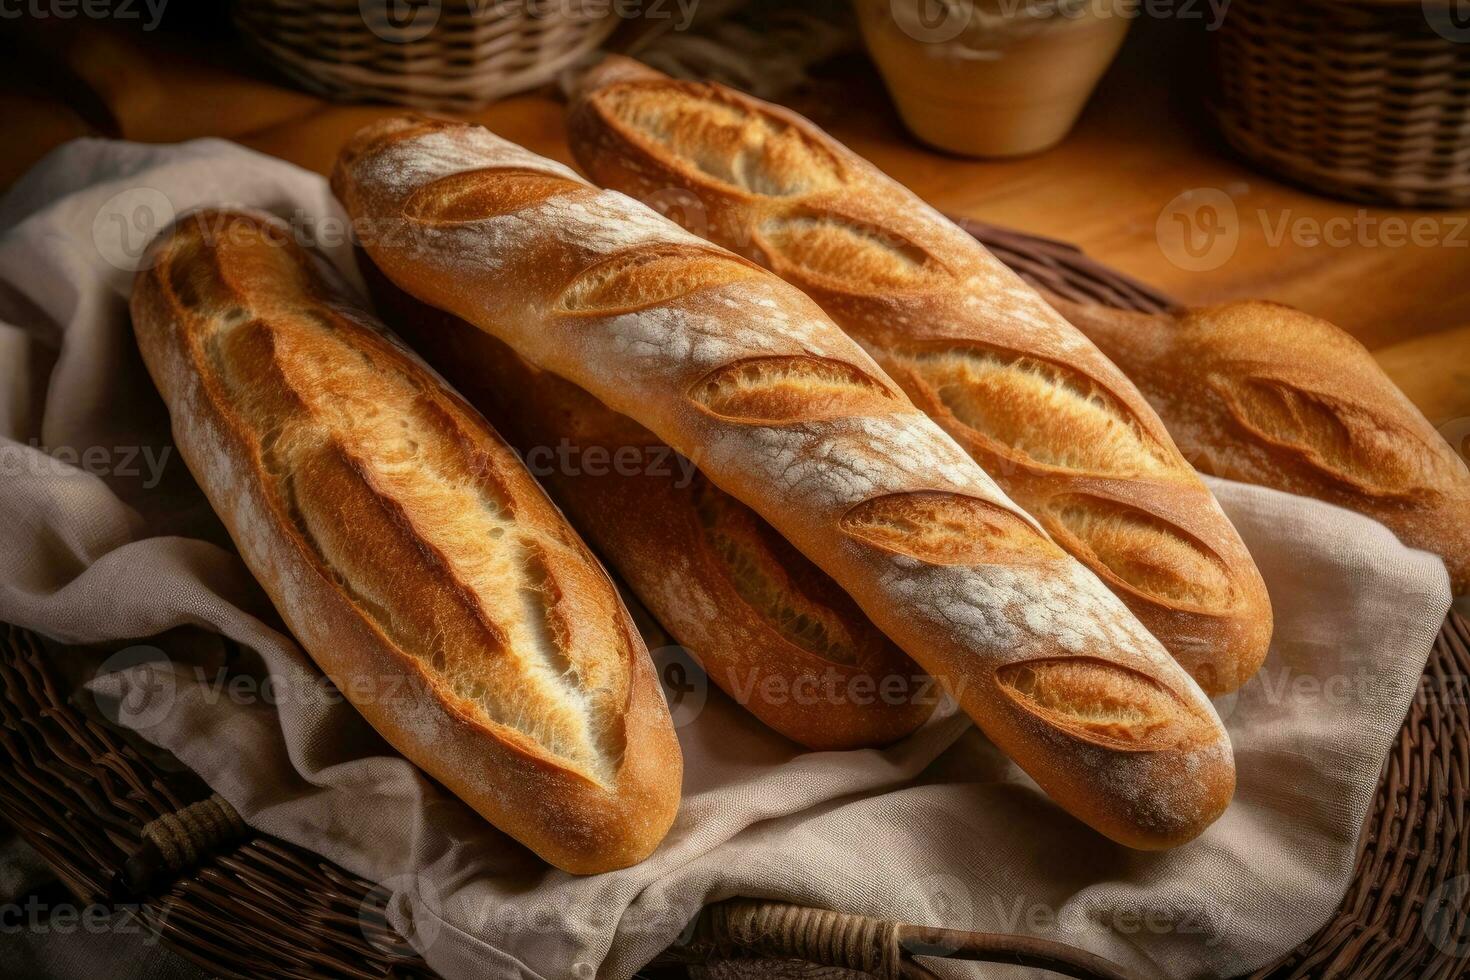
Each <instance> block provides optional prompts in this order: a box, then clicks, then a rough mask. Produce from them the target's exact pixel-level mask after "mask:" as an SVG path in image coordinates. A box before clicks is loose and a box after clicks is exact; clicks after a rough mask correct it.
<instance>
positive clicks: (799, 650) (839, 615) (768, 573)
mask: <svg viewBox="0 0 1470 980" xmlns="http://www.w3.org/2000/svg"><path fill="white" fill-rule="evenodd" d="M359 265H360V266H361V268H362V270H363V275H364V278H366V279H367V281H368V285H369V286H370V288H371V290H372V294H373V299H374V301H375V303H376V305H377V306H378V308H379V309H380V310H383V311H384V312H385V316H386V317H387V318H388V319H389V321H390V322H391V323H392V324H393V326H394V329H395V330H396V331H397V333H398V334H399V335H400V336H402V337H403V338H404V339H405V340H407V341H408V342H409V343H410V344H411V345H412V346H413V348H414V349H415V350H416V351H418V352H419V353H420V354H422V355H423V356H424V357H425V358H427V359H428V361H429V362H430V363H431V364H433V365H434V366H435V367H437V368H439V369H440V370H441V371H442V372H443V374H444V376H445V377H446V378H448V379H449V381H450V382H451V383H452V384H454V386H455V387H456V388H457V389H458V390H459V391H461V392H463V393H464V395H465V397H466V398H468V399H469V400H470V401H471V402H472V403H473V404H474V405H475V406H476V407H477V408H479V409H480V410H481V411H483V412H484V413H485V414H486V416H487V417H488V418H489V419H490V420H491V421H492V422H493V423H494V425H495V427H496V429H497V430H499V431H500V432H501V433H502V434H503V435H504V436H505V437H506V438H507V439H509V440H510V441H511V443H512V444H513V445H514V446H515V447H516V449H517V450H518V451H519V452H520V454H521V458H522V459H524V460H525V461H526V462H527V464H528V465H529V466H530V468H531V470H532V472H533V473H534V474H535V475H536V476H537V478H538V479H540V481H541V482H542V483H543V484H544V485H546V486H547V488H548V489H549V490H550V491H551V493H552V496H553V497H555V499H556V501H557V502H558V503H559V504H560V505H561V506H562V508H563V509H564V510H565V511H566V512H567V514H568V515H569V516H570V517H571V518H572V521H573V523H574V524H575V525H576V526H577V527H578V528H579V529H580V530H582V531H583V532H584V533H585V534H586V535H587V536H588V538H589V539H590V540H591V542H592V544H593V545H594V546H595V547H596V548H597V550H598V552H599V553H600V554H601V555H602V556H603V557H604V558H605V559H606V560H607V561H608V562H609V563H610V564H611V565H612V566H613V567H614V568H615V569H616V570H617V572H618V574H619V575H621V576H622V578H623V579H624V581H626V582H627V584H628V585H629V586H630V587H631V588H632V590H633V591H634V592H635V593H636V594H637V596H638V598H639V599H640V600H641V601H642V602H643V605H644V606H646V607H647V608H648V609H649V611H650V612H652V613H653V615H654V616H655V617H657V618H658V620H659V621H660V622H661V623H662V624H663V625H664V627H665V628H667V629H668V630H669V632H670V633H671V634H672V635H673V636H674V637H675V638H676V639H677V640H678V641H679V643H681V644H682V645H683V646H685V647H686V648H688V649H689V650H690V652H692V653H693V654H694V655H695V656H696V657H697V658H698V659H699V662H700V664H701V666H703V667H704V669H705V671H706V672H707V673H708V675H709V678H710V680H711V681H713V682H714V683H715V684H716V685H718V686H719V687H720V689H721V690H723V691H725V693H727V694H729V695H730V696H731V697H732V698H733V699H734V700H735V701H737V702H738V703H740V704H741V705H742V706H744V707H745V708H746V709H748V710H749V711H750V712H752V713H753V714H754V715H756V717H758V718H760V719H761V720H762V721H764V722H765V723H766V724H768V725H770V726H771V727H772V728H774V729H776V730H777V731H779V732H781V733H782V734H783V735H786V736H787V737H788V738H791V739H793V740H795V741H797V742H800V743H801V744H802V745H805V746H807V747H808V748H811V749H817V750H839V749H854V748H864V747H870V746H878V745H885V744H887V743H889V742H892V741H894V740H895V739H898V738H901V737H902V736H904V735H907V734H908V733H910V732H912V731H913V730H914V729H916V728H917V727H918V726H919V725H920V724H922V723H923V721H924V719H925V718H927V717H928V716H929V714H930V713H931V712H932V711H933V709H934V706H935V704H936V702H937V699H938V690H937V688H936V687H935V686H934V683H933V681H932V679H931V678H929V677H927V676H926V675H925V674H924V673H923V671H922V669H921V668H920V667H919V666H918V665H917V664H915V663H914V662H913V661H912V660H910V659H909V658H908V657H906V656H904V654H903V652H902V651H900V650H899V649H898V647H896V646H895V645H894V644H893V641H892V640H889V639H888V638H887V637H886V636H884V635H883V634H882V633H880V632H879V631H878V629H877V627H875V626H874V625H873V624H872V623H871V622H869V621H868V619H867V617H866V616H864V615H863V614H862V612H861V610H859V609H858V608H857V606H856V605H855V604H854V603H853V601H852V599H851V598H850V597H849V596H848V595H847V594H846V593H845V592H843V591H842V590H841V589H840V588H838V586H837V584H836V583H835V582H833V581H832V580H831V579H830V578H828V577H827V576H826V575H824V574H822V572H821V570H820V569H818V568H816V566H814V565H812V564H811V562H810V561H808V560H807V559H806V558H805V557H803V556H802V555H801V554H800V552H798V551H796V549H794V548H792V547H791V545H790V544H788V543H787V542H786V540H785V539H784V538H782V537H781V536H780V535H779V534H777V533H776V532H775V531H774V530H773V529H772V528H771V526H770V525H769V524H767V523H766V522H765V521H763V520H761V519H760V517H758V516H757V515H756V514H755V513H754V512H753V511H751V510H750V509H749V508H748V507H746V506H745V505H744V504H741V503H740V502H739V501H737V500H735V499H734V498H733V497H731V496H729V495H728V494H726V493H724V492H722V491H721V490H720V489H719V488H718V487H716V486H714V485H713V484H712V483H710V482H709V480H707V479H706V478H705V477H704V476H703V475H701V474H700V473H699V471H698V470H697V469H696V468H695V467H694V464H693V463H691V462H689V461H688V460H687V459H684V458H683V457H681V456H678V455H677V454H676V453H674V451H673V450H672V449H670V448H669V447H668V446H666V445H664V444H663V443H661V442H659V441H658V439H657V438H656V437H655V436H654V435H653V433H651V432H649V431H648V430H647V429H645V428H643V427H642V426H641V425H638V423H636V422H634V421H633V420H632V419H629V418H627V417H626V416H621V415H618V414H617V413H616V412H614V411H612V410H611V409H609V408H608V407H607V406H605V405H603V404H602V403H601V402H599V401H598V400H597V399H595V398H593V397H592V396H591V395H589V394H587V392H585V391H583V390H582V389H581V388H578V387H577V386H576V385H574V384H572V383H571V382H569V381H566V380H564V379H562V378H559V377H557V376H556V375H554V374H551V373H549V372H546V371H540V370H537V369H536V368H534V367H532V366H531V365H530V364H527V363H526V361H525V360H524V359H523V358H521V357H519V356H517V355H516V353H515V352H514V351H512V350H511V349H510V348H509V347H507V346H506V345H505V344H503V343H501V342H500V341H499V340H497V339H495V338H494V337H493V336H491V335H489V334H487V333H485V332H483V331H481V330H479V329H477V328H476V327H474V326H472V325H471V324H469V323H466V322H465V321H463V320H461V319H459V318H458V317H454V316H451V315H449V314H447V313H444V312H442V311H440V310H437V309H434V308H433V307H430V306H426V305H425V304H423V303H420V302H419V301H417V300H415V299H414V298H413V297H411V296H408V295H407V294H406V293H404V292H403V291H402V290H401V289H399V288H398V287H396V286H394V285H393V283H391V282H389V281H388V279H387V278H386V277H385V276H384V275H383V274H382V273H381V272H379V271H378V270H377V268H376V267H375V266H374V265H373V264H372V261H371V260H370V259H368V258H367V257H366V256H362V257H361V261H360V262H359Z"/></svg>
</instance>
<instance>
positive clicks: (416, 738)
mask: <svg viewBox="0 0 1470 980" xmlns="http://www.w3.org/2000/svg"><path fill="white" fill-rule="evenodd" d="M153 248H154V249H155V253H154V254H155V256H156V261H155V262H154V263H153V264H152V266H151V267H150V268H148V269H147V270H146V271H144V272H142V273H140V274H139V276H138V279H137V281H136V284H135V287H134V292H133V298H132V313H133V322H134V328H135V331H136V333H137V337H138V344H139V348H140V350H141V351H142V353H143V357H144V360H145V362H146V363H147V365H148V369H149V372H150V373H151V374H152V376H153V379H154V382H155V383H156V384H157V385H158V388H159V391H160V392H161V393H162V395H163V397H164V401H165V402H166V403H167V404H168V406H169V410H170V414H171V416H172V419H173V427H174V435H175V440H176V442H177V443H178V446H179V451H180V453H181V454H182V455H183V457H184V459H185V460H186V461H187V463H188V464H189V468H190V470H191V472H192V473H193V474H194V476H195V478H196V480H197V481H198V482H199V485H200V486H201V488H203V489H204V491H205V494H206V495H207V496H208V497H209V500H210V503H211V504H212V505H213V506H214V509H215V511H216V512H217V513H218V514H219V516H220V518H221V520H222V521H223V522H224V523H225V526H226V527H227V528H228V529H229V531H230V534H231V536H232V537H233V539H234V541H235V543H236V545H237V546H238V548H239V550H240V554H241V556H242V558H244V560H245V562H246V564H247V565H248V566H249V567H250V569H251V571H252V572H253V573H254V574H255V575H256V577H257V578H258V579H259V580H260V582H261V584H262V586H263V587H264V588H265V589H266V591H267V592H268V593H269V594H270V596H271V599H272V600H273V601H274V603H275V605H276V607H277V609H278V610H279V611H280V613H281V615H282V618H283V619H284V620H285V621H286V623H287V625H288V626H290V628H291V629H292V631H293V632H294V633H295V634H296V636H297V637H298V639H300V641H301V643H302V646H303V647H304V648H305V649H306V650H307V652H308V653H310V654H311V656H312V658H313V659H315V660H316V661H317V663H318V664H319V665H320V666H321V668H322V670H323V671H324V672H325V673H326V674H327V675H328V676H329V677H331V678H332V680H333V682H334V683H336V685H337V686H338V687H339V688H340V689H341V690H342V691H343V692H344V694H346V695H347V697H348V699H349V700H351V701H352V702H353V704H354V705H355V706H356V707H357V708H358V710H359V711H360V712H361V713H362V714H363V716H364V717H366V718H367V719H368V721H369V722H371V723H372V725H373V726H374V727H375V728H376V729H377V730H378V731H379V732H381V733H382V734H383V736H384V737H385V738H386V739H387V740H388V741H389V742H390V743H392V744H393V745H394V746H395V747H396V748H398V749H399V751H401V752H403V753H404V755H406V756H407V757H408V758H409V759H410V760H412V761H413V762H414V763H415V764H417V765H418V766H419V767H420V768H422V769H423V770H424V771H426V772H428V773H429V774H430V775H432V776H434V777H435V778H436V779H438V780H439V781H440V782H442V783H443V784H444V785H446V786H447V787H449V789H450V790H452V791H453V792H454V793H456V794H457V795H458V796H460V798H461V799H463V800H464V801H465V802H467V803H468V804H470V805H471V806H472V807H474V808H475V809H476V810H478V811H479V812H480V813H481V814H482V815H484V816H485V818H486V819H488V820H489V821H490V822H491V823H493V824H495V825H496V826H497V827H499V828H500V829H502V830H504V831H506V832H507V833H509V834H511V835H512V836H514V837H516V838H517V839H518V840H520V841H521V842H522V843H524V844H526V845H527V846H528V847H530V848H531V849H532V850H534V851H536V852H537V853H538V854H540V855H541V856H542V857H544V858H545V859H546V860H548V861H550V862H551V863H553V864H555V865H557V866H558V867H561V868H564V869H566V870H569V871H573V872H578V873H590V872H596V871H605V870H610V869H613V868H617V867H623V866H626V865H628V864H631V863H634V862H636V861H638V860H641V859H642V858H643V857H644V856H646V855H647V854H648V853H649V852H650V851H651V850H652V849H653V848H654V847H655V846H656V845H657V843H658V841H659V840H661V839H662V837H663V835H664V833H665V832H666V831H667V829H668V826H669V824H670V823H671V822H672V820H673V817H674V813H675V811H676V810H677V807H678V799H679V774H680V768H681V765H680V756H679V750H678V744H677V742H676V741H675V739H674V736H673V728H672V725H671V723H670V720H669V717H668V711H667V708H666V706H665V705H664V703H663V698H662V692H661V691H660V690H659V688H658V685H657V681H656V679H655V678H654V676H653V671H652V665H651V663H650V662H649V660H648V657H647V653H646V651H645V649H644V648H643V645H642V641H641V640H640V639H639V638H638V635H637V633H636V631H635V630H634V628H633V626H632V622H631V620H630V619H629V617H628V615H627V611H626V610H625V609H624V608H623V607H622V604H621V602H620V601H619V599H618V598H617V594H616V591H615V590H614V588H613V585H612V583H611V581H610V580H609V579H608V577H607V575H606V573H605V572H604V571H603V570H602V568H601V567H600V566H599V565H598V564H597V562H596V559H595V558H593V557H592V556H591V554H590V553H589V552H588V551H587V550H586V548H585V546H583V545H582V543H581V542H580V540H579V539H578V538H577V537H576V534H575V532H573V531H572V530H571V528H570V527H568V526H567V525H566V523H565V521H564V520H563V518H562V517H561V515H560V514H558V513H557V511H556V509H555V507H553V506H552V504H551V503H550V501H548V500H547V499H546V498H545V496H544V495H543V494H542V493H541V491H540V488H539V487H537V486H536V484H535V481H534V480H532V479H531V477H530V475H529V474H527V473H526V472H525V470H524V468H523V467H522V466H521V465H520V463H519V461H518V460H517V459H516V457H515V455H514V453H513V451H512V450H511V449H510V447H509V446H507V445H505V443H503V442H502V441H501V440H500V439H499V437H498V436H497V435H496V434H495V432H494V430H492V429H491V428H490V427H489V425H487V424H486V423H485V421H484V420H483V419H482V418H480V417H479V416H478V415H476V414H475V413H474V412H473V410H471V409H470V408H469V407H468V406H467V405H465V404H464V403H463V402H462V401H460V400H459V398H458V397H457V396H455V395H454V394H453V392H452V391H450V390H449V388H448V387H447V386H445V385H444V383H443V382H442V381H441V380H440V379H438V378H437V377H436V376H435V375H433V374H432V372H430V371H429V370H428V369H427V368H426V367H424V366H423V365H422V364H421V362H419V361H417V360H416V359H415V358H414V357H413V356H412V355H410V354H408V353H407V352H406V351H405V350H404V349H403V348H402V347H401V346H399V345H398V343H397V342H396V341H395V340H393V339H392V338H390V337H389V336H388V335H387V334H386V332H384V331H383V330H382V328H381V327H380V326H378V325H377V324H376V323H374V322H373V321H371V320H370V318H368V317H367V315H366V314H364V313H363V312H362V311H361V310H359V309H357V308H355V307H354V306H353V305H352V303H351V300H350V299H349V298H348V295H347V293H346V292H345V290H344V288H343V287H342V286H341V285H340V283H338V281H337V280H336V279H335V278H334V277H333V276H332V274H331V273H330V270H328V269H327V267H326V266H325V263H322V262H320V260H318V259H315V257H313V256H311V255H309V254H308V253H307V252H305V251H304V250H303V249H301V248H300V247H299V246H297V245H295V244H294V243H292V242H291V241H290V233H289V230H288V229H287V228H286V227H285V226H284V225H282V224H281V223H279V222H277V221H275V220H274V219H272V218H270V217H268V216H265V215H260V214H255V213H248V212H229V211H202V212H195V213H193V214H191V215H188V216H186V217H185V218H182V219H180V221H179V222H178V223H176V224H175V226H174V227H173V228H171V229H170V230H168V231H167V232H165V233H164V234H163V235H161V236H160V237H159V239H158V240H157V242H156V243H155V244H154V246H153Z"/></svg>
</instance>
